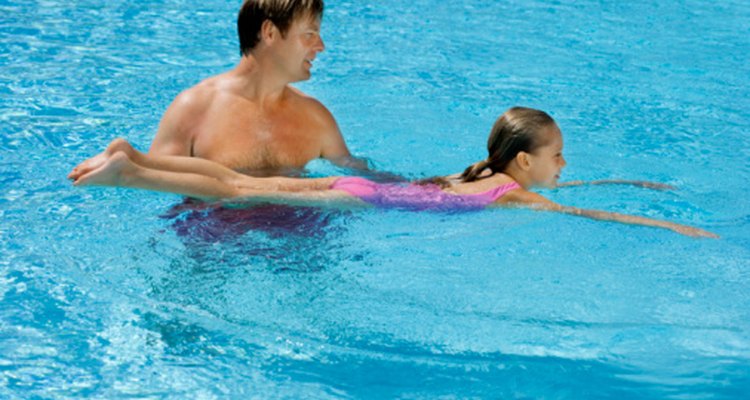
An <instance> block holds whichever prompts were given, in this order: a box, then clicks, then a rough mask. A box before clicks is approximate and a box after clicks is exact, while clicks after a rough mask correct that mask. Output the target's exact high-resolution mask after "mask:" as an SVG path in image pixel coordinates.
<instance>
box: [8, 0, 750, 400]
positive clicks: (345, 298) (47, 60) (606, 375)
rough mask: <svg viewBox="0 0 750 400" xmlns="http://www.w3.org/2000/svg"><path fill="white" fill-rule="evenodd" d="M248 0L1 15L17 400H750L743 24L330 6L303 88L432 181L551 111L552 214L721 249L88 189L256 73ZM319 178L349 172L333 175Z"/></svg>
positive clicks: (383, 157) (542, 216) (567, 10)
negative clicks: (517, 125)
mask: <svg viewBox="0 0 750 400" xmlns="http://www.w3.org/2000/svg"><path fill="white" fill-rule="evenodd" d="M238 3H239V2H226V1H205V2H192V1H185V0H148V1H140V2H133V1H117V0H116V1H109V2H101V1H93V0H79V1H75V2H64V1H56V0H50V1H20V0H0V15H2V17H0V154H2V156H1V157H0V184H1V185H2V190H1V191H0V221H2V223H1V224H0V299H1V301H0V398H9V399H27V398H37V399H43V398H44V399H46V398H50V399H68V398H70V399H73V398H106V399H121V398H173V399H183V398H197V399H214V398H216V399H220V398H263V399H265V398H291V399H297V398H313V399H332V398H334V399H337V398H436V397H441V396H444V397H448V398H547V399H556V398H576V399H577V398H613V399H620V398H640V399H666V398H673V399H690V398H700V399H706V398H710V399H730V398H746V396H747V393H750V203H749V202H748V200H747V199H748V197H749V196H750V190H748V182H749V181H750V135H748V127H750V111H748V110H750V100H749V99H750V96H749V94H750V93H748V83H750V67H748V62H747V61H748V54H750V3H747V2H746V1H740V0H725V1H721V2H711V1H697V0H686V1H674V2H662V1H646V0H643V1H634V2H621V1H614V0H606V1H605V0H602V1H593V0H592V1H586V0H584V1H575V2H573V1H563V2H560V1H554V2H553V1H549V2H547V1H538V0H521V1H508V2H489V1H485V0H465V1H461V2H445V1H435V0H432V1H428V0H414V1H409V2H404V1H395V0H384V1H377V2H375V1H372V2H365V1H333V0H331V1H329V2H328V3H329V4H327V10H326V15H325V20H324V24H323V35H324V39H325V40H326V44H327V46H328V48H327V51H326V52H325V53H323V54H322V55H321V56H320V57H319V59H318V61H317V62H316V65H315V68H314V76H313V79H312V80H310V81H309V82H305V83H303V84H300V85H299V87H300V88H302V89H303V90H305V91H306V92H308V93H310V94H312V95H314V96H316V97H317V98H318V99H320V100H321V101H323V102H324V103H325V104H326V105H327V106H328V107H329V109H330V110H331V111H332V112H333V114H334V115H335V116H336V117H337V120H338V122H339V125H340V126H341V128H342V130H343V132H344V134H345V136H346V138H347V141H348V143H349V145H350V147H351V149H352V151H353V152H354V153H356V154H358V155H360V156H365V157H368V158H369V159H370V160H371V161H372V162H373V164H374V165H376V166H377V168H378V169H381V170H387V171H392V172H397V173H400V174H403V175H406V176H408V177H411V178H420V177H425V176H431V175H436V174H446V173H451V172H455V171H457V170H460V169H462V168H464V167H465V166H466V165H468V164H470V163H471V162H474V161H476V160H478V159H479V158H482V157H483V156H484V154H483V145H484V142H485V138H486V135H487V132H488V130H489V127H490V126H491V124H492V122H493V121H494V119H495V117H496V116H497V115H498V114H499V113H501V112H502V111H503V110H504V109H506V108H507V107H509V106H512V105H515V104H520V105H526V106H532V107H537V108H541V109H544V110H547V111H549V112H550V113H551V114H552V115H553V116H554V117H555V118H556V119H557V120H558V121H559V124H560V126H561V128H562V130H563V132H564V134H565V140H566V149H565V153H566V156H567V159H568V162H569V165H568V168H567V169H566V170H565V172H564V179H599V178H625V179H647V180H653V181H660V182H666V183H670V184H673V185H676V186H678V187H679V189H678V190H676V191H670V192H656V191H648V190H644V189H636V188H629V187H614V186H612V187H605V186H599V187H582V188H569V189H560V190H556V191H546V192H544V194H545V195H548V196H549V197H551V198H553V199H554V200H556V201H558V202H561V203H565V204H570V205H576V206H581V207H589V208H601V209H607V210H612V211H619V212H626V213H634V214H638V215H644V216H650V217H655V218H664V219H669V220H672V221H676V222H681V223H685V224H691V225H696V226H700V227H702V228H705V229H708V230H711V231H714V232H716V233H718V234H719V235H721V239H720V240H695V239H691V238H687V237H683V236H679V235H677V234H674V233H672V232H669V231H662V230H657V229H651V228H643V227H633V226H625V225H617V224H611V223H602V222H594V221H589V220H584V219H577V218H575V217H569V216H563V215H553V214H546V213H539V212H532V211H524V210H493V211H486V212H474V213H466V214H441V213H408V212H399V211H378V210H368V211H357V212H352V211H344V210H341V211H336V210H315V209H306V208H289V207H276V206H273V207H272V206H261V209H260V210H251V211H250V212H248V210H247V209H246V208H243V207H237V206H233V207H218V206H215V205H207V206H201V205H196V204H187V205H183V204H182V200H181V199H180V198H179V197H177V196H171V195H164V194H156V193H147V192H138V191H131V190H116V189H87V190H80V189H74V188H72V187H71V186H70V184H69V183H68V182H67V181H66V180H65V175H66V173H67V172H68V170H69V169H70V168H71V167H72V166H73V165H75V164H76V163H77V162H79V161H80V160H82V159H84V158H85V157H87V156H89V155H92V154H94V153H97V152H98V151H100V150H101V149H102V148H103V147H104V146H105V145H106V144H107V143H108V142H109V140H111V139H112V138H114V137H117V136H123V137H126V138H128V139H129V140H131V141H132V142H133V143H135V144H136V145H137V146H139V147H141V148H147V147H148V145H149V143H150V140H151V138H152V136H153V134H154V132H155V129H156V125H157V123H158V121H159V118H160V115H161V113H162V112H163V110H164V109H165V108H166V106H167V105H168V104H169V102H170V101H171V99H172V98H173V97H174V96H175V95H176V94H177V93H178V92H179V91H180V90H181V89H182V88H185V87H188V86H190V85H192V84H194V83H196V82H198V81H199V80H200V79H202V78H204V77H206V76H208V75H211V74H214V73H218V72H220V71H223V70H226V69H229V68H231V67H232V66H233V65H234V63H235V62H236V60H237V53H238V51H237V49H236V40H235V33H234V18H235V12H236V8H237V7H238ZM308 173H309V174H310V175H326V174H330V173H341V171H339V170H337V169H336V168H334V167H332V166H330V165H328V164H326V163H325V162H318V161H316V162H313V163H311V165H310V166H309V168H308Z"/></svg>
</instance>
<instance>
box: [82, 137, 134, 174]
mask: <svg viewBox="0 0 750 400" xmlns="http://www.w3.org/2000/svg"><path fill="white" fill-rule="evenodd" d="M117 152H123V153H125V155H127V156H128V157H130V158H132V157H133V155H134V154H135V152H136V150H135V149H134V148H133V146H132V145H130V143H128V141H127V140H125V139H122V138H117V139H115V140H113V141H111V142H110V143H109V145H108V146H107V149H106V150H104V151H103V152H101V153H99V154H97V155H95V156H93V157H91V158H89V159H88V160H86V161H84V162H82V163H80V164H78V165H77V166H76V167H75V168H73V170H72V171H71V172H70V173H69V174H68V179H70V180H72V181H78V179H79V178H80V177H82V176H83V175H86V174H88V173H89V172H91V171H93V170H95V169H97V168H99V167H101V166H102V165H103V164H104V163H105V162H106V161H107V160H108V159H109V158H110V157H112V155H114V154H115V153H117Z"/></svg>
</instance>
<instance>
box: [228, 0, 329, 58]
mask: <svg viewBox="0 0 750 400" xmlns="http://www.w3.org/2000/svg"><path fill="white" fill-rule="evenodd" d="M323 8H324V4H323V0H245V2H244V3H243V4H242V8H240V12H239V15H238V16H237V34H238V35H239V38H240V53H242V55H243V56H246V55H248V54H249V53H250V51H251V50H252V49H253V48H254V47H255V45H257V44H258V42H259V41H260V28H261V26H262V25H263V21H265V20H269V21H271V22H273V24H274V25H276V27H277V28H279V31H280V32H281V34H282V35H285V34H286V32H287V31H288V30H289V27H290V26H291V24H292V22H293V21H294V20H295V19H297V18H300V17H303V16H310V17H312V18H320V17H322V16H323Z"/></svg>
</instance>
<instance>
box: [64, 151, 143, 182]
mask: <svg viewBox="0 0 750 400" xmlns="http://www.w3.org/2000/svg"><path fill="white" fill-rule="evenodd" d="M135 168H136V166H135V164H133V162H132V161H130V158H128V156H127V154H125V152H122V151H118V152H116V153H114V154H113V155H112V156H110V157H108V158H107V159H106V160H105V161H104V163H103V164H102V165H100V166H99V167H98V168H96V169H95V170H93V171H91V172H88V173H86V174H84V175H82V176H80V177H79V178H78V179H76V180H75V181H74V182H73V185H75V186H120V185H121V184H122V183H123V180H124V179H125V177H127V175H128V173H130V172H132V171H133V170H134V169H135Z"/></svg>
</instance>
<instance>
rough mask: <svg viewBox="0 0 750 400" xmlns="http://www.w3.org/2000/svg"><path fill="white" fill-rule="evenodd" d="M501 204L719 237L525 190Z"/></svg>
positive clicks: (685, 233) (509, 195)
mask: <svg viewBox="0 0 750 400" xmlns="http://www.w3.org/2000/svg"><path fill="white" fill-rule="evenodd" d="M500 204H505V205H513V204H520V205H524V206H527V207H531V208H534V209H539V210H549V211H557V212H561V213H565V214H570V215H577V216H581V217H587V218H592V219H597V220H601V221H613V222H620V223H623V224H633V225H644V226H653V227H657V228H664V229H669V230H672V231H675V232H677V233H681V234H683V235H687V236H692V237H707V238H718V237H719V236H718V235H716V234H714V233H712V232H708V231H705V230H703V229H700V228H695V227H692V226H687V225H680V224H676V223H674V222H669V221H663V220H657V219H652V218H646V217H639V216H636V215H628V214H619V213H614V212H609V211H600V210H586V209H582V208H576V207H568V206H563V205H560V204H557V203H555V202H553V201H551V200H549V199H547V198H546V197H544V196H542V195H540V194H537V193H534V192H529V191H527V190H524V189H517V190H513V191H511V192H508V193H507V194H506V195H505V196H503V197H501V198H500Z"/></svg>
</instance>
